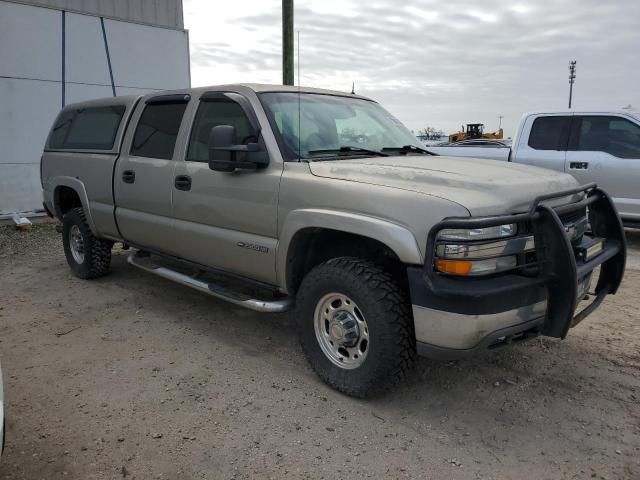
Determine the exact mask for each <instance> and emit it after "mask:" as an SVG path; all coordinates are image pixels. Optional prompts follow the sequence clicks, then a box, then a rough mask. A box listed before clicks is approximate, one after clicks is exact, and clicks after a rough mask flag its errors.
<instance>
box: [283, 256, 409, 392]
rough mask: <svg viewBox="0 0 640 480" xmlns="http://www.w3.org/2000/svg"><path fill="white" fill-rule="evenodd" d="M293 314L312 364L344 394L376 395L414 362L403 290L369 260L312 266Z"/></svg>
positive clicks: (346, 259)
mask: <svg viewBox="0 0 640 480" xmlns="http://www.w3.org/2000/svg"><path fill="white" fill-rule="evenodd" d="M294 315H295V321H296V325H297V329H298V335H299V337H300V343H301V345H302V349H303V351H304V353H305V356H306V357H307V360H308V361H309V363H310V364H311V367H312V368H313V370H315V372H316V373H317V374H318V376H319V377H320V378H321V379H322V380H323V381H324V382H325V383H327V384H328V385H330V386H331V387H333V388H335V389H336V390H339V391H340V392H343V393H345V394H347V395H350V396H353V397H358V398H365V397H370V396H373V395H376V394H378V393H380V392H381V391H384V390H386V389H389V388H391V387H392V386H394V385H395V384H397V383H398V382H399V381H401V380H402V379H404V378H405V376H406V375H407V373H408V372H409V371H410V370H411V368H412V367H413V366H414V364H415V358H416V345H415V333H414V328H413V318H412V316H411V311H410V308H409V301H408V299H407V296H406V293H405V291H404V290H403V289H402V288H401V287H400V286H399V285H398V283H397V282H396V281H395V280H394V279H393V277H392V276H391V275H390V274H389V273H388V272H386V271H385V270H383V269H382V268H380V267H379V266H377V265H376V264H375V263H373V262H371V261H368V260H364V259H359V258H353V257H340V258H335V259H331V260H329V261H327V262H325V263H322V264H320V265H318V266H317V267H315V268H314V269H313V270H311V272H309V273H308V274H307V276H306V277H305V278H304V279H303V281H302V284H301V285H300V288H299V289H298V292H297V297H296V307H295V310H294Z"/></svg>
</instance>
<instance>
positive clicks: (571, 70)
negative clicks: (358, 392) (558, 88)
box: [569, 60, 576, 108]
mask: <svg viewBox="0 0 640 480" xmlns="http://www.w3.org/2000/svg"><path fill="white" fill-rule="evenodd" d="M575 81H576V61H575V60H571V61H570V62H569V108H571V97H572V96H573V82H575Z"/></svg>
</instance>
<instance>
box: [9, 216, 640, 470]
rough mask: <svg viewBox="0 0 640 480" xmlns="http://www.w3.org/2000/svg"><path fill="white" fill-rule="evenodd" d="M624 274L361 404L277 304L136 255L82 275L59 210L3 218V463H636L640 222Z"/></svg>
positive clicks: (241, 466)
mask: <svg viewBox="0 0 640 480" xmlns="http://www.w3.org/2000/svg"><path fill="white" fill-rule="evenodd" d="M629 240H630V244H632V246H633V247H634V248H635V249H636V251H635V252H634V253H633V255H632V257H631V258H630V262H629V267H630V268H629V269H628V270H627V274H626V277H625V281H624V283H623V286H622V289H621V291H620V292H619V294H618V295H616V296H615V297H609V298H608V299H607V300H606V301H605V303H604V305H603V306H602V308H601V309H600V310H598V311H597V312H596V313H595V314H594V315H592V316H591V317H589V318H588V319H587V320H586V321H585V322H583V323H582V324H580V325H579V326H578V327H576V328H575V329H573V330H572V331H571V333H570V335H569V337H568V338H567V340H565V341H556V340H551V339H545V338H538V339H534V340H532V341H530V342H528V343H526V344H521V345H517V346H514V347H513V348H508V349H502V350H499V351H496V352H492V353H490V354H487V355H484V356H482V357H479V358H475V359H471V360H465V361H458V362H445V363H439V362H433V361H428V360H424V359H422V360H420V362H419V364H418V368H417V369H416V371H415V374H414V375H413V376H412V377H411V378H410V380H409V381H408V382H407V383H406V384H405V385H402V386H400V387H399V388H398V389H396V390H395V391H394V392H391V393H389V394H387V395H385V396H383V397H382V398H378V399H375V400H369V401H360V400H354V399H351V398H348V397H345V396H343V395H340V394H339V393H336V392H334V391H332V390H330V389H329V388H328V387H326V386H325V385H324V384H322V383H321V382H320V381H319V380H318V378H317V377H316V376H315V375H314V374H313V372H312V371H311V370H310V368H309V367H308V366H307V364H306V361H305V359H304V358H303V356H302V354H301V351H300V349H299V347H298V344H297V340H296V336H295V332H294V329H293V325H292V322H291V320H290V319H289V318H288V317H287V316H286V315H261V314H257V313H253V312H250V311H245V310H242V309H239V308H236V307H233V306H230V305H228V304H225V303H223V302H220V301H217V300H215V299H213V298H209V297H207V296H204V295H202V294H199V293H198V292H195V291H191V290H189V289H187V288H185V287H182V286H179V285H175V284H172V283H170V282H168V281H166V280H163V279H160V278H156V277H154V276H152V275H149V274H146V273H144V272H141V271H138V270H135V269H133V268H132V267H129V266H128V265H127V264H126V261H125V258H126V257H125V253H124V252H121V251H116V253H115V255H114V260H113V263H112V266H113V272H112V274H111V275H109V276H108V277H106V278H103V279H100V280H96V281H91V282H87V281H82V280H79V279H77V278H75V277H73V276H72V275H71V273H70V271H69V269H68V268H67V266H66V263H65V260H64V255H63V253H62V246H61V243H60V236H59V235H58V234H56V233H55V231H54V230H53V227H52V226H50V225H38V226H35V227H34V228H33V229H32V230H30V231H27V232H16V231H15V230H13V229H12V228H11V227H0V279H1V283H0V292H1V294H0V297H1V300H2V301H1V304H0V358H1V361H2V369H3V372H4V386H5V401H6V414H7V443H6V448H5V451H4V456H3V458H2V461H1V463H0V478H4V479H29V480H34V479H47V480H49V479H58V478H72V479H82V480H88V479H118V478H127V479H133V478H135V479H156V478H163V479H172V480H182V479H200V478H208V479H209V478H210V479H214V478H215V479H231V478H238V479H242V478H274V479H282V478H291V479H295V478H313V479H316V478H327V479H336V478H432V479H509V478H513V479H521V478H525V476H526V477H527V478H531V479H556V478H562V479H583V478H599V479H630V480H631V479H638V478H640V460H639V459H640V403H639V397H640V353H639V352H640V348H639V347H640V322H639V321H638V320H639V318H640V317H639V315H638V311H637V307H636V304H635V301H637V299H638V292H639V291H640V271H638V269H640V261H639V259H640V253H639V251H638V249H640V235H638V234H637V233H633V232H630V233H629Z"/></svg>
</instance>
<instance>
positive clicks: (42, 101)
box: [0, 78, 60, 214]
mask: <svg viewBox="0 0 640 480" xmlns="http://www.w3.org/2000/svg"><path fill="white" fill-rule="evenodd" d="M59 110H60V84H59V83H56V82H39V81H33V80H16V79H7V78H0V111H1V112H2V128H0V214H5V213H10V212H16V211H18V212H20V211H30V210H35V209H37V208H42V190H41V188H40V178H39V177H40V157H41V156H42V149H43V147H44V142H45V140H46V138H47V134H48V132H49V128H51V124H52V123H53V120H54V119H55V116H56V115H57V114H58V111H59Z"/></svg>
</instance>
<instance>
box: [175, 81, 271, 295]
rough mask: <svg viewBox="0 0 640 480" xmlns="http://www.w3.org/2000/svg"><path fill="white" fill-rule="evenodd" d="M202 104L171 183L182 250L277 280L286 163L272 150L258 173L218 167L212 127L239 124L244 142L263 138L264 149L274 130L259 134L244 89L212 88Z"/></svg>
mask: <svg viewBox="0 0 640 480" xmlns="http://www.w3.org/2000/svg"><path fill="white" fill-rule="evenodd" d="M198 102H199V103H198V106H197V108H194V109H193V110H194V111H193V112H192V116H193V120H192V121H191V122H190V123H191V124H192V127H191V131H190V133H189V136H188V142H187V144H186V147H185V149H184V152H183V156H182V159H181V161H179V162H177V164H176V169H175V172H174V184H173V185H172V190H173V217H174V219H175V220H174V221H175V224H174V228H175V232H176V235H177V236H178V237H179V238H180V246H179V255H180V257H182V258H185V259H187V260H190V261H193V262H196V263H200V264H202V265H206V266H209V267H214V268H218V269H221V270H225V271H228V272H232V273H236V274H239V275H243V276H247V277H251V278H253V279H256V280H260V281H263V282H266V283H275V259H276V246H277V238H276V237H277V233H276V232H277V216H276V215H277V206H278V192H279V187H280V177H281V176H282V170H283V164H282V160H281V158H279V156H277V155H271V156H270V157H271V158H270V162H269V164H268V165H267V166H266V167H264V168H260V169H257V170H236V171H234V172H231V173H228V172H219V171H213V170H211V169H210V168H209V164H208V159H209V145H208V139H209V133H210V132H211V129H212V128H213V127H215V126H217V125H232V126H234V127H235V129H236V140H235V141H236V143H237V144H245V143H247V142H258V143H260V142H262V145H263V146H264V138H263V135H264V134H265V133H270V132H269V131H268V129H264V130H263V132H262V133H261V132H260V126H259V123H258V119H257V118H258V117H257V115H256V111H255V110H254V107H253V106H252V105H251V103H250V101H249V100H248V99H247V98H246V97H244V96H242V95H240V94H238V93H231V92H205V93H204V94H203V95H202V96H201V97H200V98H199V99H198ZM263 121H264V122H266V119H264V120H263ZM265 124H266V123H265ZM274 143H275V140H274ZM265 148H266V146H265ZM276 157H278V158H276Z"/></svg>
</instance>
